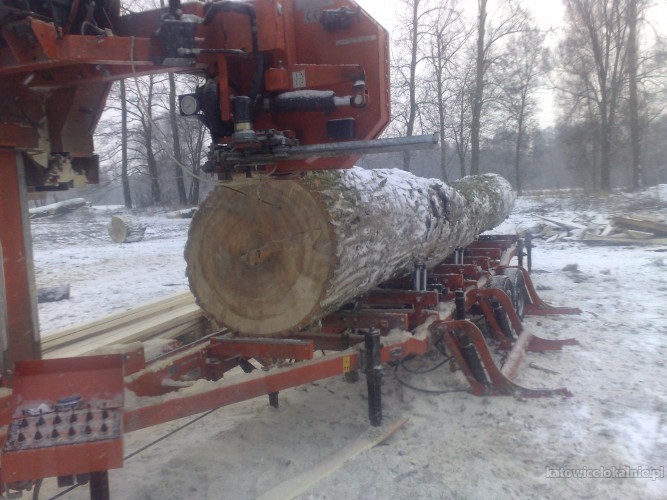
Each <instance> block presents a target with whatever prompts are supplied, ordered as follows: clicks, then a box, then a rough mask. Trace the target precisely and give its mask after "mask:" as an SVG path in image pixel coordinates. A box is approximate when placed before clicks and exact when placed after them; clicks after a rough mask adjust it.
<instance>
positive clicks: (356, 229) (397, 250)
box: [185, 167, 514, 336]
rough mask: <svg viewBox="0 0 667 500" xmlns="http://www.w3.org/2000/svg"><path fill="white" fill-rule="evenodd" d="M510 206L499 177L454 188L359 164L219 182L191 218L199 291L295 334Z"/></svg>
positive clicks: (190, 266) (190, 246) (443, 253)
mask: <svg viewBox="0 0 667 500" xmlns="http://www.w3.org/2000/svg"><path fill="white" fill-rule="evenodd" d="M513 203H514V193H513V191H512V188H511V187H510V185H509V183H508V182H507V181H506V180H505V179H503V178H502V177H500V176H497V175H493V174H487V175H481V176H475V177H466V178H464V179H461V180H460V181H458V182H457V183H455V184H454V185H453V186H448V185H446V184H444V183H443V182H441V181H439V180H436V179H425V178H420V177H415V176H414V175H412V174H410V173H407V172H404V171H401V170H364V169H361V168H356V167H355V168H353V169H350V170H337V171H327V172H321V173H317V174H309V175H308V176H306V177H305V178H304V179H301V180H289V181H287V180H284V181H276V180H247V181H241V182H237V183H234V184H232V185H221V186H218V187H217V188H216V189H215V190H214V191H213V192H212V193H211V194H210V195H209V196H208V197H207V198H206V200H205V201H204V202H203V203H202V205H201V206H200V208H199V210H198V211H197V212H196V213H195V215H194V217H193V220H192V223H191V225H190V232H189V235H188V242H187V245H186V249H185V259H186V261H187V275H188V280H189V283H190V289H191V290H192V292H193V294H194V295H195V297H196V299H197V303H198V304H199V305H200V306H201V307H202V309H204V310H205V311H206V312H207V313H208V314H209V315H211V316H212V317H214V318H215V320H216V321H217V322H218V324H220V325H225V326H227V327H228V328H230V329H231V330H232V331H236V332H239V333H243V334H247V335H267V336H268V335H277V334H280V333H281V332H285V331H294V330H296V329H298V328H300V327H303V326H305V325H307V324H309V323H312V322H314V321H316V320H317V319H319V318H321V317H323V316H325V315H326V314H328V313H330V312H333V311H335V310H336V309H338V308H339V307H340V306H341V305H343V304H344V303H346V302H348V301H350V300H351V299H352V298H354V297H356V296H357V295H359V294H362V293H364V292H366V291H368V290H370V289H371V288H373V287H374V286H376V285H378V284H380V283H381V282H383V281H386V280H387V279H390V278H392V277H396V276H400V275H404V274H406V273H409V272H411V271H412V269H413V266H414V264H415V263H416V262H423V263H425V264H426V265H427V267H429V266H434V265H436V264H438V263H439V262H441V261H442V260H443V259H445V258H446V257H447V256H448V255H450V254H451V253H452V252H453V251H454V250H455V249H456V248H457V247H461V246H465V245H467V244H468V243H470V242H471V241H473V240H474V239H475V238H476V237H477V236H478V235H479V234H480V233H482V232H484V231H486V230H488V229H491V228H493V227H495V226H496V225H498V224H499V223H500V222H501V221H503V220H504V219H505V217H507V215H508V214H509V212H510V211H511V209H512V206H513Z"/></svg>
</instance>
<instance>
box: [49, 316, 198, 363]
mask: <svg viewBox="0 0 667 500" xmlns="http://www.w3.org/2000/svg"><path fill="white" fill-rule="evenodd" d="M202 318H203V315H202V311H201V309H200V308H199V307H198V306H197V305H196V304H190V305H185V306H181V307H179V308H176V309H173V310H168V311H165V312H164V313H162V314H157V315H155V316H150V317H147V318H144V319H140V320H137V321H135V322H133V323H131V324H127V325H124V326H122V327H119V328H117V329H113V330H110V331H108V332H104V333H100V334H98V335H89V336H86V337H83V338H78V339H76V341H72V342H69V343H66V344H61V345H59V346H58V347H49V346H47V347H43V350H44V352H45V356H44V357H45V358H56V357H64V356H80V355H82V354H85V353H87V352H90V351H92V350H95V349H97V348H99V347H102V346H106V345H113V344H123V343H128V342H134V341H137V340H146V339H148V338H152V337H156V336H160V335H161V334H162V333H163V332H165V331H170V330H173V329H175V328H178V327H181V330H182V331H183V333H185V332H186V331H187V330H188V329H189V328H191V327H192V326H193V325H195V324H196V323H197V322H198V321H201V319H202ZM172 335H174V332H172Z"/></svg>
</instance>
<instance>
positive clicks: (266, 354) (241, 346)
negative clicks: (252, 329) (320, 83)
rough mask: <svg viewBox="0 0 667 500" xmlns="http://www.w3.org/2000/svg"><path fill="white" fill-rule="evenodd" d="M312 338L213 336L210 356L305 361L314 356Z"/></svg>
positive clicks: (209, 351)
mask: <svg viewBox="0 0 667 500" xmlns="http://www.w3.org/2000/svg"><path fill="white" fill-rule="evenodd" d="M313 352H314V342H313V341H312V340H292V339H265V338H223V337H213V338H212V339H211V344H210V347H209V349H208V353H209V356H218V357H221V358H225V357H241V358H257V359H293V360H294V361H303V360H307V359H312V358H313Z"/></svg>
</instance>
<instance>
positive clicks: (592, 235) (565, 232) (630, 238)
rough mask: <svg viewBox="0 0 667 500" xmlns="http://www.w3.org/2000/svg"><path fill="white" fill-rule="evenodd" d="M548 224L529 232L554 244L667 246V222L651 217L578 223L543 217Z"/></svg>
mask: <svg viewBox="0 0 667 500" xmlns="http://www.w3.org/2000/svg"><path fill="white" fill-rule="evenodd" d="M538 217H539V218H540V219H542V220H543V221H544V224H540V225H538V226H535V227H533V228H531V229H529V230H528V232H530V233H531V234H532V236H533V237H540V238H544V239H546V241H547V243H550V242H552V241H559V240H564V241H572V240H577V241H578V240H581V241H584V242H585V243H587V244H590V245H661V246H664V245H667V221H665V219H662V218H659V217H653V216H648V215H640V214H631V215H614V216H611V217H609V218H608V219H606V220H600V219H598V220H592V219H587V218H586V217H583V216H580V217H577V218H576V219H575V220H569V219H568V220H566V219H556V218H552V217H542V216H539V215H538Z"/></svg>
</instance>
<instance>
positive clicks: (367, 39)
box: [336, 35, 377, 46]
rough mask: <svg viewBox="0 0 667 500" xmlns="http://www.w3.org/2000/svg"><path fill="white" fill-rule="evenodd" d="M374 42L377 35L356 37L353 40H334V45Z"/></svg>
mask: <svg viewBox="0 0 667 500" xmlns="http://www.w3.org/2000/svg"><path fill="white" fill-rule="evenodd" d="M374 40H377V35H366V36H357V37H354V38H342V39H340V40H336V45H338V46H340V45H352V44H354V43H364V42H372V41H374Z"/></svg>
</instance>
